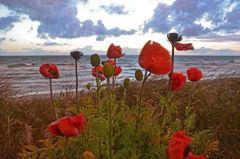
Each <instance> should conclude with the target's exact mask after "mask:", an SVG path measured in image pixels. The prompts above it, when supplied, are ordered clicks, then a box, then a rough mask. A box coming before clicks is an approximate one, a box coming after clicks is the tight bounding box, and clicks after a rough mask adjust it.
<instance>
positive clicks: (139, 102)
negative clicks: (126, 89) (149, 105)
mask: <svg viewBox="0 0 240 159" xmlns="http://www.w3.org/2000/svg"><path fill="white" fill-rule="evenodd" d="M150 74H151V73H149V74H148V72H147V70H146V71H145V75H144V79H143V81H142V85H141V88H140V92H139V94H138V111H137V119H136V125H135V129H134V134H133V143H134V142H135V140H136V136H137V133H138V127H139V125H140V120H141V113H142V91H143V87H144V84H145V82H146V80H147V78H148V77H149V76H150Z"/></svg>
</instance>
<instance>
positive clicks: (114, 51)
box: [92, 44, 124, 81]
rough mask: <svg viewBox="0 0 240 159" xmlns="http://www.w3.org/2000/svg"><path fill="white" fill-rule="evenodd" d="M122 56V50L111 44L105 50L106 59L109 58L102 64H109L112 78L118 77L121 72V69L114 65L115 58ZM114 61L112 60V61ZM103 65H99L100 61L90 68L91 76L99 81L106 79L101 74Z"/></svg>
mask: <svg viewBox="0 0 240 159" xmlns="http://www.w3.org/2000/svg"><path fill="white" fill-rule="evenodd" d="M122 56H124V54H123V53H122V48H121V47H120V46H115V45H114V44H111V45H110V46H109V47H108V50H107V57H108V58H109V59H108V60H107V61H104V62H103V64H110V65H112V66H113V67H114V76H118V75H119V74H120V73H121V72H122V67H121V66H117V65H116V60H115V59H117V58H120V57H122ZM112 59H114V60H112ZM103 64H100V60H99V62H98V64H96V65H94V64H93V68H92V75H93V76H94V77H98V78H99V79H100V80H101V81H103V80H105V79H106V77H105V76H104V74H103Z"/></svg>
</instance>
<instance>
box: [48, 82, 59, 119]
mask: <svg viewBox="0 0 240 159" xmlns="http://www.w3.org/2000/svg"><path fill="white" fill-rule="evenodd" d="M49 83H50V96H51V102H52V107H53V112H54V115H55V119H57V118H58V117H57V113H56V110H55V105H54V100H53V91H52V78H49Z"/></svg>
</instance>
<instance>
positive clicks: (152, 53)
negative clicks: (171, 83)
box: [138, 40, 172, 75]
mask: <svg viewBox="0 0 240 159" xmlns="http://www.w3.org/2000/svg"><path fill="white" fill-rule="evenodd" d="M138 63H139V65H140V66H141V67H142V68H145V69H146V70H148V71H149V72H151V73H154V74H157V75H162V74H168V73H169V72H170V71H171V69H172V62H171V58H170V55H169V52H168V51H167V50H166V49H165V48H164V47H162V46H161V45H160V44H159V43H157V42H154V41H150V40H149V41H148V42H147V43H146V44H145V45H144V46H143V48H142V51H141V53H140V55H139V58H138Z"/></svg>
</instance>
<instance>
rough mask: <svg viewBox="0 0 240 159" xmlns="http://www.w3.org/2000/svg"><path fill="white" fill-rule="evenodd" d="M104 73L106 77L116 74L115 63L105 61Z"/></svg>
mask: <svg viewBox="0 0 240 159" xmlns="http://www.w3.org/2000/svg"><path fill="white" fill-rule="evenodd" d="M103 74H104V76H105V77H107V78H110V77H112V76H113V75H114V68H113V65H112V64H110V63H105V64H104V65H103Z"/></svg>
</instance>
